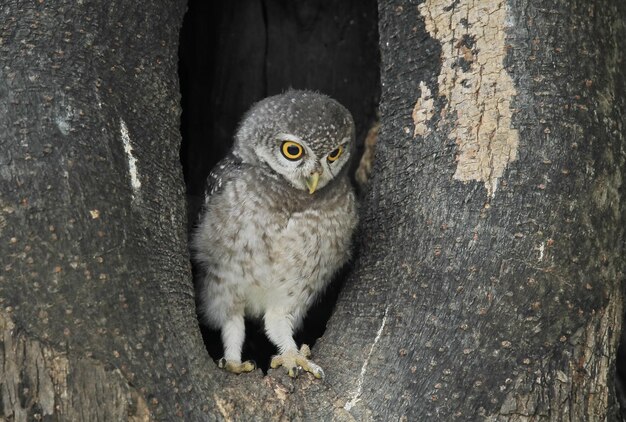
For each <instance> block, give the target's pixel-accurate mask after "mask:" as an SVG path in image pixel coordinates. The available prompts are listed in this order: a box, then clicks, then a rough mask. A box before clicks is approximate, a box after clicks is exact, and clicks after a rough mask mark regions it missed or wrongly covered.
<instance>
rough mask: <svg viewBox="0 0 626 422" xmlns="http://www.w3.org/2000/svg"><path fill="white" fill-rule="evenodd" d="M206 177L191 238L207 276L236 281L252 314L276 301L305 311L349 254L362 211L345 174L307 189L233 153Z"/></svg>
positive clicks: (220, 281)
mask: <svg viewBox="0 0 626 422" xmlns="http://www.w3.org/2000/svg"><path fill="white" fill-rule="evenodd" d="M208 182H209V186H208V187H207V198H206V203H205V207H204V210H203V214H202V216H201V221H200V225H199V227H198V228H197V232H196V235H195V238H194V241H193V243H194V244H195V246H194V249H195V250H196V258H197V259H198V260H199V261H200V262H201V263H203V267H204V268H205V270H207V272H208V274H210V276H209V279H212V280H213V281H212V282H210V283H209V284H213V283H215V284H213V285H214V286H215V288H218V286H220V285H221V286H222V287H226V285H229V286H232V289H233V290H231V291H232V292H233V294H235V292H240V293H236V295H239V294H241V295H242V297H241V300H242V301H244V302H245V304H246V309H247V313H248V314H250V315H253V316H260V315H262V314H263V312H264V310H265V309H267V307H268V306H272V304H274V305H276V304H277V303H281V304H282V305H281V306H286V307H287V308H293V309H296V308H297V309H299V311H298V312H297V313H301V312H304V311H305V309H306V308H308V306H309V305H310V302H311V300H313V298H314V297H316V296H317V294H318V293H319V292H320V291H322V290H323V289H324V287H325V286H326V285H327V284H328V283H329V282H330V281H331V279H332V275H333V274H334V273H335V272H336V271H337V270H338V269H339V268H340V267H341V266H342V265H343V264H344V263H345V262H346V261H347V260H348V259H349V257H350V249H351V240H352V239H351V238H352V234H353V232H354V228H355V226H356V224H357V213H356V202H355V196H354V193H353V191H352V188H351V185H350V182H349V180H348V178H347V176H346V177H341V178H338V180H335V181H334V182H333V183H332V184H329V185H327V186H325V187H324V188H323V189H321V190H319V191H317V192H315V194H313V195H309V193H308V192H305V191H299V190H296V189H293V188H292V187H291V186H289V185H288V184H287V183H285V182H284V180H281V177H280V176H277V175H273V174H271V173H268V172H267V171H264V170H262V169H259V168H258V167H255V166H252V165H250V164H246V163H242V162H241V161H239V160H237V158H236V157H234V156H229V157H227V158H226V159H225V160H223V161H222V162H220V163H219V164H218V165H217V166H216V168H215V171H214V172H213V173H212V175H211V176H210V177H209V181H208ZM207 281H208V280H207ZM207 287H208V286H207ZM211 289H212V288H211V287H209V290H211Z"/></svg>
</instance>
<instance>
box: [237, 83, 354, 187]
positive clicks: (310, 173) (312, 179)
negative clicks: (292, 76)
mask: <svg viewBox="0 0 626 422" xmlns="http://www.w3.org/2000/svg"><path fill="white" fill-rule="evenodd" d="M353 144H354V121H353V120H352V116H351V115H350V112H349V111H348V110H347V109H346V108H345V107H343V106H342V105H341V104H339V103H338V102H337V101H335V100H333V99H332V98H330V97H327V96H326V95H323V94H319V93H315V92H311V91H296V90H290V91H287V92H285V93H283V94H280V95H276V96H273V97H268V98H266V99H264V100H262V101H260V102H258V103H256V104H255V105H254V106H253V107H252V108H251V109H250V111H248V113H246V115H245V117H244V118H243V121H242V122H241V125H240V127H239V130H238V131H237V135H236V137H235V145H234V150H233V152H235V153H236V154H237V155H238V156H239V157H241V158H242V159H243V160H244V161H245V162H248V163H253V164H255V165H259V166H268V167H269V168H270V169H271V170H273V171H274V172H276V173H278V174H279V175H281V176H282V177H283V178H284V179H285V180H286V181H287V182H289V183H290V184H291V186H293V187H294V188H296V189H300V190H303V191H307V192H309V193H310V194H313V193H314V192H315V191H316V190H319V189H322V188H323V187H324V186H326V185H327V184H328V183H329V182H330V181H331V180H333V179H334V178H335V177H337V176H338V175H339V174H340V172H341V169H342V168H343V167H344V166H345V165H346V163H347V162H348V161H349V158H350V153H351V152H352V148H353Z"/></svg>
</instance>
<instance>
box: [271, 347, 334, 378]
mask: <svg viewBox="0 0 626 422" xmlns="http://www.w3.org/2000/svg"><path fill="white" fill-rule="evenodd" d="M309 357H311V349H309V346H307V345H306V344H303V345H302V347H300V351H297V350H289V351H287V352H285V353H283V354H281V355H276V356H274V357H273V358H272V361H271V362H270V367H272V368H278V367H279V366H282V367H284V368H286V369H287V372H288V373H289V376H290V377H292V378H296V377H297V376H298V375H299V374H300V371H301V370H302V369H304V370H305V371H307V372H310V373H311V374H313V376H314V377H315V378H318V379H321V378H324V370H323V369H322V368H321V367H320V366H319V365H317V364H316V363H315V362H313V361H311V360H309V359H308V358H309Z"/></svg>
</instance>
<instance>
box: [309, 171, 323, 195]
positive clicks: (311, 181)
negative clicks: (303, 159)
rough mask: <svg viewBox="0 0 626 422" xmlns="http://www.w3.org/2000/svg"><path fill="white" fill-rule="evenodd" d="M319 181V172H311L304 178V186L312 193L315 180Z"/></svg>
mask: <svg viewBox="0 0 626 422" xmlns="http://www.w3.org/2000/svg"><path fill="white" fill-rule="evenodd" d="M319 181H320V174H319V173H318V172H315V173H313V174H312V175H310V176H309V177H307V178H306V187H307V188H309V194H311V195H312V194H313V192H315V189H317V182H319Z"/></svg>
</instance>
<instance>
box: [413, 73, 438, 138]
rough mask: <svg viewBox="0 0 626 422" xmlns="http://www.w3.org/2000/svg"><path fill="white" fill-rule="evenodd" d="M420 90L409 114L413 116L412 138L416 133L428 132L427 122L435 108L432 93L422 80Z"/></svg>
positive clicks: (423, 134) (420, 134)
mask: <svg viewBox="0 0 626 422" xmlns="http://www.w3.org/2000/svg"><path fill="white" fill-rule="evenodd" d="M420 92H421V94H420V97H419V98H418V99H417V102H416V103H415V107H413V113H412V115H411V116H412V117H413V124H414V125H415V129H414V130H413V137H414V138H415V137H416V136H418V135H419V136H425V135H428V133H430V129H428V126H427V123H428V121H429V120H430V119H432V118H433V114H434V108H435V101H434V100H433V94H432V92H430V88H428V86H427V85H426V84H425V83H424V81H420Z"/></svg>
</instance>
